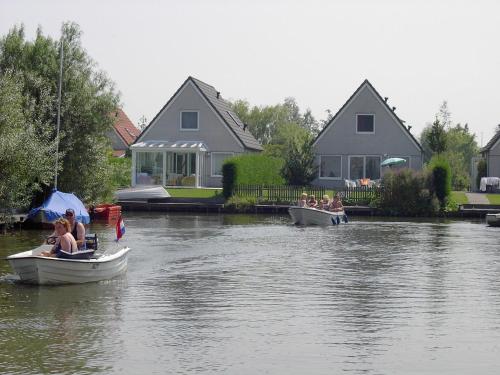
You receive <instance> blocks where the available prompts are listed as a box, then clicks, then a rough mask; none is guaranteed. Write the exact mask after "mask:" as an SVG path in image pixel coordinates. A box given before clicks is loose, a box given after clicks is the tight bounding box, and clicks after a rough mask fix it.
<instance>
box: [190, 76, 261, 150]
mask: <svg viewBox="0 0 500 375" xmlns="http://www.w3.org/2000/svg"><path fill="white" fill-rule="evenodd" d="M188 79H190V80H191V81H192V82H193V83H194V84H195V85H196V87H198V89H199V90H200V91H201V93H202V94H203V96H205V99H207V101H208V102H209V103H210V104H211V105H212V107H213V108H214V110H215V111H216V112H217V113H218V114H219V115H220V116H221V117H222V119H223V120H224V122H225V123H226V124H227V126H228V127H229V129H231V131H232V132H233V133H234V135H236V137H237V138H238V139H239V140H240V141H241V143H243V145H244V146H245V147H246V148H248V149H251V150H262V146H261V144H260V143H259V142H258V141H257V140H256V139H255V138H254V136H253V135H252V133H250V132H249V131H248V129H246V128H245V126H244V125H243V122H242V121H241V120H240V119H239V117H238V115H236V113H234V112H233V111H232V109H231V105H230V104H229V103H228V102H227V101H225V100H224V99H222V96H221V95H220V93H219V94H217V90H215V88H214V87H213V86H210V85H209V84H207V83H205V82H203V81H200V80H199V79H196V78H193V77H189V78H188ZM217 96H218V97H217Z"/></svg>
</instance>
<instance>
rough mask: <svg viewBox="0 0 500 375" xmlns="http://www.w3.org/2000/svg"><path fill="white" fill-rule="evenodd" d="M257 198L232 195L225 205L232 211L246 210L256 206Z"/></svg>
mask: <svg viewBox="0 0 500 375" xmlns="http://www.w3.org/2000/svg"><path fill="white" fill-rule="evenodd" d="M256 202H257V200H256V199H255V198H253V197H231V198H229V199H228V200H227V202H226V205H225V207H226V208H227V209H229V210H232V211H239V212H242V211H243V212H246V211H249V210H251V209H253V208H254V207H255V204H256Z"/></svg>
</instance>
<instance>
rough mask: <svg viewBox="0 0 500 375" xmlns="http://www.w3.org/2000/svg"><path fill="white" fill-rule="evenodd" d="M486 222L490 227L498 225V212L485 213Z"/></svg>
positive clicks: (499, 224) (499, 217)
mask: <svg viewBox="0 0 500 375" xmlns="http://www.w3.org/2000/svg"><path fill="white" fill-rule="evenodd" d="M486 224H488V225H489V226H490V227H500V214H486Z"/></svg>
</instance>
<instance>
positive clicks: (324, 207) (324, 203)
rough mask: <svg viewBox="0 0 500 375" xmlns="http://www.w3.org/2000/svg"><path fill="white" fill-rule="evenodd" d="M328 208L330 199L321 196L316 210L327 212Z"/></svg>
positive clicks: (326, 195) (326, 196)
mask: <svg viewBox="0 0 500 375" xmlns="http://www.w3.org/2000/svg"><path fill="white" fill-rule="evenodd" d="M329 206H330V197H329V196H328V194H325V195H323V199H322V200H321V201H320V202H319V205H318V208H319V209H320V210H328V207H329Z"/></svg>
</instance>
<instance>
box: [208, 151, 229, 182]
mask: <svg viewBox="0 0 500 375" xmlns="http://www.w3.org/2000/svg"><path fill="white" fill-rule="evenodd" d="M219 154H225V155H230V156H229V157H233V156H234V152H230V151H226V152H225V151H219V152H211V153H210V177H222V174H214V161H215V160H214V157H213V156H214V155H219Z"/></svg>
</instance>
